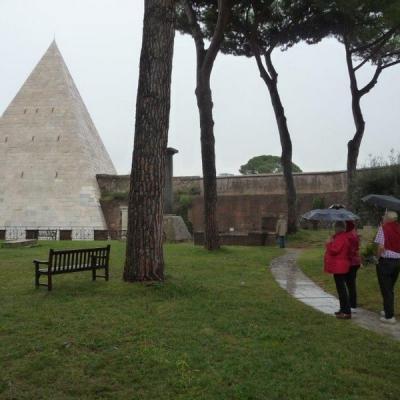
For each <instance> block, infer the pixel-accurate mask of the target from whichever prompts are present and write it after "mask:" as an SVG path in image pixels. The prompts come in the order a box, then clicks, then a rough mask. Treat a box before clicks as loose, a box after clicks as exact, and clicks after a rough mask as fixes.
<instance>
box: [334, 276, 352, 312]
mask: <svg viewBox="0 0 400 400" xmlns="http://www.w3.org/2000/svg"><path fill="white" fill-rule="evenodd" d="M346 275H347V274H334V275H333V277H334V279H335V284H336V290H337V293H338V296H339V303H340V311H341V312H342V313H345V314H351V309H350V299H349V293H348V291H347V286H346Z"/></svg>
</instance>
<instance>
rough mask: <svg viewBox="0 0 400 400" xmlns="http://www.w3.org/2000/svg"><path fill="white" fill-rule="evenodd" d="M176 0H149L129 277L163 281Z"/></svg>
mask: <svg viewBox="0 0 400 400" xmlns="http://www.w3.org/2000/svg"><path fill="white" fill-rule="evenodd" d="M174 3H175V2H174V0H145V13H144V22H143V39H142V51H141V56H140V72H139V86H138V93H137V100H136V124H135V142H134V151H133V160H132V171H131V181H130V193H129V206H128V234H127V243H126V260H125V268H124V274H123V279H124V280H125V281H130V282H132V281H144V280H158V281H159V280H163V279H164V256H163V246H162V243H163V196H164V181H165V156H166V149H167V142H168V128H169V111H170V89H171V72H172V57H173V45H174V34H175V27H174V19H175V8H174V6H175V4H174Z"/></svg>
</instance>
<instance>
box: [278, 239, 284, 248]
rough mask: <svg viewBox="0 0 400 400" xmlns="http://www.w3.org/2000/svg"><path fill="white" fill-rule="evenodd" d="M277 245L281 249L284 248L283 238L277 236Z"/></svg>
mask: <svg viewBox="0 0 400 400" xmlns="http://www.w3.org/2000/svg"><path fill="white" fill-rule="evenodd" d="M278 244H279V247H280V248H281V249H284V248H285V236H278Z"/></svg>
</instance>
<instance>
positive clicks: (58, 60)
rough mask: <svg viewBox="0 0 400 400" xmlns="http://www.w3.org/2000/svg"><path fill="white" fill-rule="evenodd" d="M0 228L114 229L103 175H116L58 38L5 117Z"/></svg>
mask: <svg viewBox="0 0 400 400" xmlns="http://www.w3.org/2000/svg"><path fill="white" fill-rule="evenodd" d="M0 160H1V169H0V227H25V228H31V229H40V228H42V229H44V228H51V227H54V228H55V227H57V228H62V229H68V228H70V229H72V230H74V229H75V230H78V229H81V230H82V229H89V230H93V229H106V223H105V220H104V217H103V213H102V210H101V207H100V203H99V197H100V191H99V188H98V184H97V181H96V174H115V173H116V171H115V168H114V166H113V163H112V161H111V159H110V157H109V155H108V153H107V150H106V149H105V147H104V145H103V143H102V141H101V138H100V136H99V134H98V132H97V130H96V128H95V126H94V124H93V122H92V119H91V118H90V115H89V113H88V111H87V109H86V106H85V104H84V103H83V100H82V98H81V96H80V94H79V91H78V89H77V88H76V86H75V83H74V81H73V79H72V77H71V75H70V73H69V71H68V68H67V66H66V64H65V62H64V60H63V57H62V55H61V53H60V51H59V49H58V47H57V44H56V42H55V41H53V42H52V44H51V45H50V47H49V48H48V50H47V51H46V53H45V54H44V56H43V57H42V59H41V60H40V61H39V63H38V64H37V66H36V67H35V68H34V70H33V71H32V73H31V74H30V76H29V77H28V79H27V80H26V82H25V83H24V84H23V86H22V88H21V89H20V90H19V92H18V93H17V95H16V96H15V98H14V100H13V101H12V102H11V104H10V105H9V106H8V108H7V109H6V111H5V112H4V114H3V116H2V117H1V118H0Z"/></svg>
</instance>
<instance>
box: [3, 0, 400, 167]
mask: <svg viewBox="0 0 400 400" xmlns="http://www.w3.org/2000/svg"><path fill="white" fill-rule="evenodd" d="M142 18H143V0H80V1H78V0H0V60H1V61H0V88H1V90H0V113H3V111H4V110H5V108H6V107H7V106H8V104H9V103H10V102H11V100H12V98H13V97H14V96H15V94H16V93H17V91H18V89H19V88H20V86H21V85H22V83H23V82H24V81H25V79H26V78H27V76H28V74H29V73H30V72H31V70H32V69H33V68H34V66H35V65H36V63H37V62H38V60H39V59H40V58H41V56H42V55H43V53H44V52H45V51H46V49H47V47H48V46H49V45H50V43H51V41H52V40H53V37H54V34H56V39H57V43H58V46H59V48H60V50H61V52H62V54H63V56H64V58H65V60H66V63H67V65H68V67H69V69H70V71H71V74H72V76H73V78H74V80H75V82H76V84H77V86H78V89H79V90H80V92H81V95H82V97H83V99H84V101H85V103H86V105H87V107H88V109H89V112H90V113H91V116H92V118H93V120H94V123H95V125H96V126H97V129H98V131H99V133H100V135H101V137H102V139H103V141H104V144H105V146H106V148H107V149H108V151H109V153H110V155H111V158H112V160H113V162H114V164H115V166H116V168H117V170H118V172H119V173H129V171H130V165H131V153H132V146H133V135H134V112H135V101H136V87H137V79H138V67H139V56H140V47H141V30H142ZM274 60H275V63H276V68H277V70H278V72H279V79H280V81H279V87H280V92H281V96H282V100H283V103H284V105H285V109H286V112H287V117H288V122H289V128H290V130H291V134H292V140H293V150H294V157H293V158H294V162H296V163H297V164H298V165H299V166H300V167H301V168H302V169H303V170H304V171H323V170H336V169H344V168H345V165H346V150H347V146H346V143H347V141H348V140H349V139H350V138H351V136H352V134H353V131H354V126H353V121H352V115H351V107H350V96H349V83H348V77H347V73H346V66H345V60H344V52H343V48H342V46H341V45H340V44H338V43H337V42H335V41H334V40H325V41H324V42H323V43H321V44H319V45H316V46H307V45H298V46H296V47H294V48H293V49H291V50H289V51H287V52H284V53H281V52H280V51H276V52H275V57H274ZM371 73H372V69H366V71H365V72H363V78H364V80H365V79H366V78H367V77H368V76H369V75H370V74H371ZM399 77H400V67H394V68H391V69H389V70H386V71H385V72H384V74H383V76H382V78H381V79H380V82H379V84H378V86H377V87H375V88H374V90H373V91H372V92H371V93H370V94H369V95H367V96H366V97H365V98H364V100H363V104H362V105H363V109H364V112H365V120H366V123H367V128H366V134H365V139H364V142H363V144H362V148H361V154H360V164H364V163H365V162H366V160H367V159H368V155H369V154H373V155H387V154H388V153H389V151H390V149H392V148H395V149H396V150H399V149H400V146H399V118H398V113H399V109H400V96H399V93H400V79H399ZM172 81H173V82H172V109H171V124H170V135H169V145H170V146H172V147H175V148H177V149H178V150H179V153H178V154H177V155H176V156H175V171H174V172H175V175H201V157H200V132H199V119H198V111H197V107H196V101H195V96H194V86H195V50H194V43H193V41H192V39H191V38H190V37H187V36H186V37H183V36H181V35H180V34H177V35H176V40H175V54H174V71H173V80H172ZM212 89H213V95H214V105H215V108H214V119H215V136H216V154H217V172H218V173H238V169H239V167H240V165H241V164H244V163H245V162H246V161H247V160H248V159H249V158H251V157H253V156H256V155H261V154H274V155H279V154H280V143H279V138H278V132H277V128H276V123H275V119H274V115H273V112H272V107H271V103H270V100H269V95H268V93H267V89H266V87H265V85H264V83H263V81H262V80H261V78H260V77H259V74H258V70H257V67H256V65H255V62H254V60H253V59H246V58H235V57H231V56H224V55H221V54H220V55H219V56H218V58H217V62H216V64H215V68H214V71H213V76H212Z"/></svg>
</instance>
